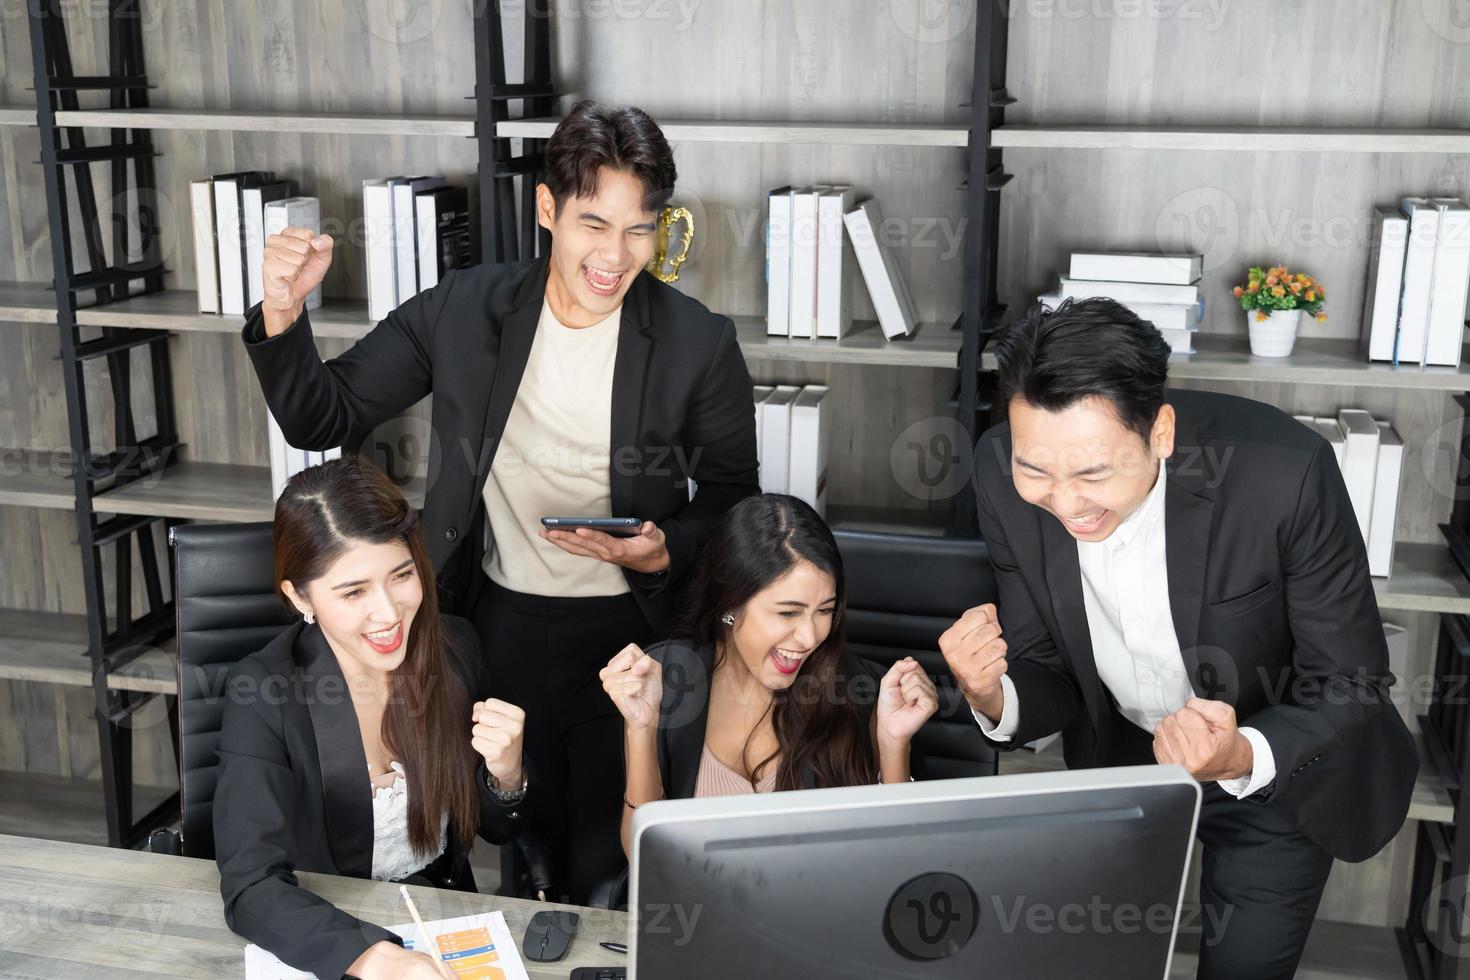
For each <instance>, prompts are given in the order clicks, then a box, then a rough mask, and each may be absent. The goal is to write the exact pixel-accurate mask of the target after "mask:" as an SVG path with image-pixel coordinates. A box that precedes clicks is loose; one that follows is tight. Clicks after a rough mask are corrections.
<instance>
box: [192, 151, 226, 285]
mask: <svg viewBox="0 0 1470 980" xmlns="http://www.w3.org/2000/svg"><path fill="white" fill-rule="evenodd" d="M189 214H190V217H191V218H192V219H193V221H192V225H193V232H194V284H195V290H194V291H195V293H196V294H197V297H198V303H199V312H200V313H218V312H219V243H218V240H217V238H216V233H215V223H214V181H213V180H211V179H208V178H206V179H204V180H191V181H189Z"/></svg>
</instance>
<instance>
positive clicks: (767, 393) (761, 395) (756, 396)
mask: <svg viewBox="0 0 1470 980" xmlns="http://www.w3.org/2000/svg"><path fill="white" fill-rule="evenodd" d="M775 390H776V389H775V387H774V386H773V385H755V386H754V387H753V388H751V389H750V400H751V402H752V403H753V404H754V405H755V458H756V462H757V463H759V462H760V458H761V405H763V404H765V401H766V399H767V398H770V397H771V392H773V391H775Z"/></svg>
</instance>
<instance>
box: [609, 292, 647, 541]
mask: <svg viewBox="0 0 1470 980" xmlns="http://www.w3.org/2000/svg"><path fill="white" fill-rule="evenodd" d="M649 278H650V277H649V276H648V274H647V273H644V272H639V273H638V278H636V279H634V280H633V285H632V286H631V287H630V288H629V289H628V295H627V297H626V298H625V299H624V301H623V316H622V319H621V320H620V321H619V323H618V351H617V354H616V356H615V358H614V360H613V382H612V419H611V423H612V424H611V426H610V428H609V439H608V443H609V445H608V448H609V451H610V452H611V458H612V460H613V461H614V465H613V466H612V468H611V470H612V471H611V473H610V474H609V484H610V486H609V487H608V490H609V496H610V498H611V500H610V503H611V505H612V516H614V517H637V516H639V515H637V514H635V513H633V471H634V470H635V469H637V468H638V467H637V466H634V467H629V466H626V465H618V464H617V462H616V461H617V460H618V459H619V455H620V453H621V452H622V451H624V449H625V448H626V447H634V448H636V449H638V450H639V451H642V450H644V449H646V448H647V447H643V446H640V445H639V439H638V431H639V430H638V425H639V422H640V420H641V412H642V408H643V379H644V376H645V375H646V374H647V371H648V355H649V352H650V351H651V350H652V347H653V339H652V338H651V337H650V336H649V335H648V330H649V327H650V326H651V316H650V313H649V309H648V290H649V288H650V287H649V283H648V281H649ZM635 459H636V457H635Z"/></svg>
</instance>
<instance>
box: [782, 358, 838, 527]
mask: <svg viewBox="0 0 1470 980" xmlns="http://www.w3.org/2000/svg"><path fill="white" fill-rule="evenodd" d="M826 397H827V388H826V386H825V385H807V386H806V387H805V388H803V389H801V393H800V394H799V395H797V396H796V400H795V401H793V402H792V403H791V452H790V454H789V455H790V462H789V467H788V476H789V483H790V492H791V495H792V496H793V497H799V498H801V499H802V500H805V501H806V502H807V503H809V504H811V505H812V507H813V509H815V510H816V512H817V513H818V514H820V515H822V516H823V517H826V516H827V447H828V445H829V438H828V432H829V429H830V414H829V413H828V411H827V409H826V406H825V405H823V399H825V398H826Z"/></svg>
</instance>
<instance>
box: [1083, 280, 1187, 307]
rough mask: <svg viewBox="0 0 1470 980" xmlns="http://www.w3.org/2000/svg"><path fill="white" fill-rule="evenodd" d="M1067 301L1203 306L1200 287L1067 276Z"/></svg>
mask: <svg viewBox="0 0 1470 980" xmlns="http://www.w3.org/2000/svg"><path fill="white" fill-rule="evenodd" d="M1061 293H1062V298H1063V299H1094V298H1096V297H1104V298H1107V299H1112V300H1117V301H1118V302H1119V303H1166V304H1171V305H1182V306H1193V305H1195V304H1197V303H1199V300H1200V296H1199V286H1198V285H1186V286H1167V285H1160V284H1159V283H1153V282H1106V281H1097V280H1093V279H1072V278H1070V277H1063V278H1062V282H1061Z"/></svg>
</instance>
